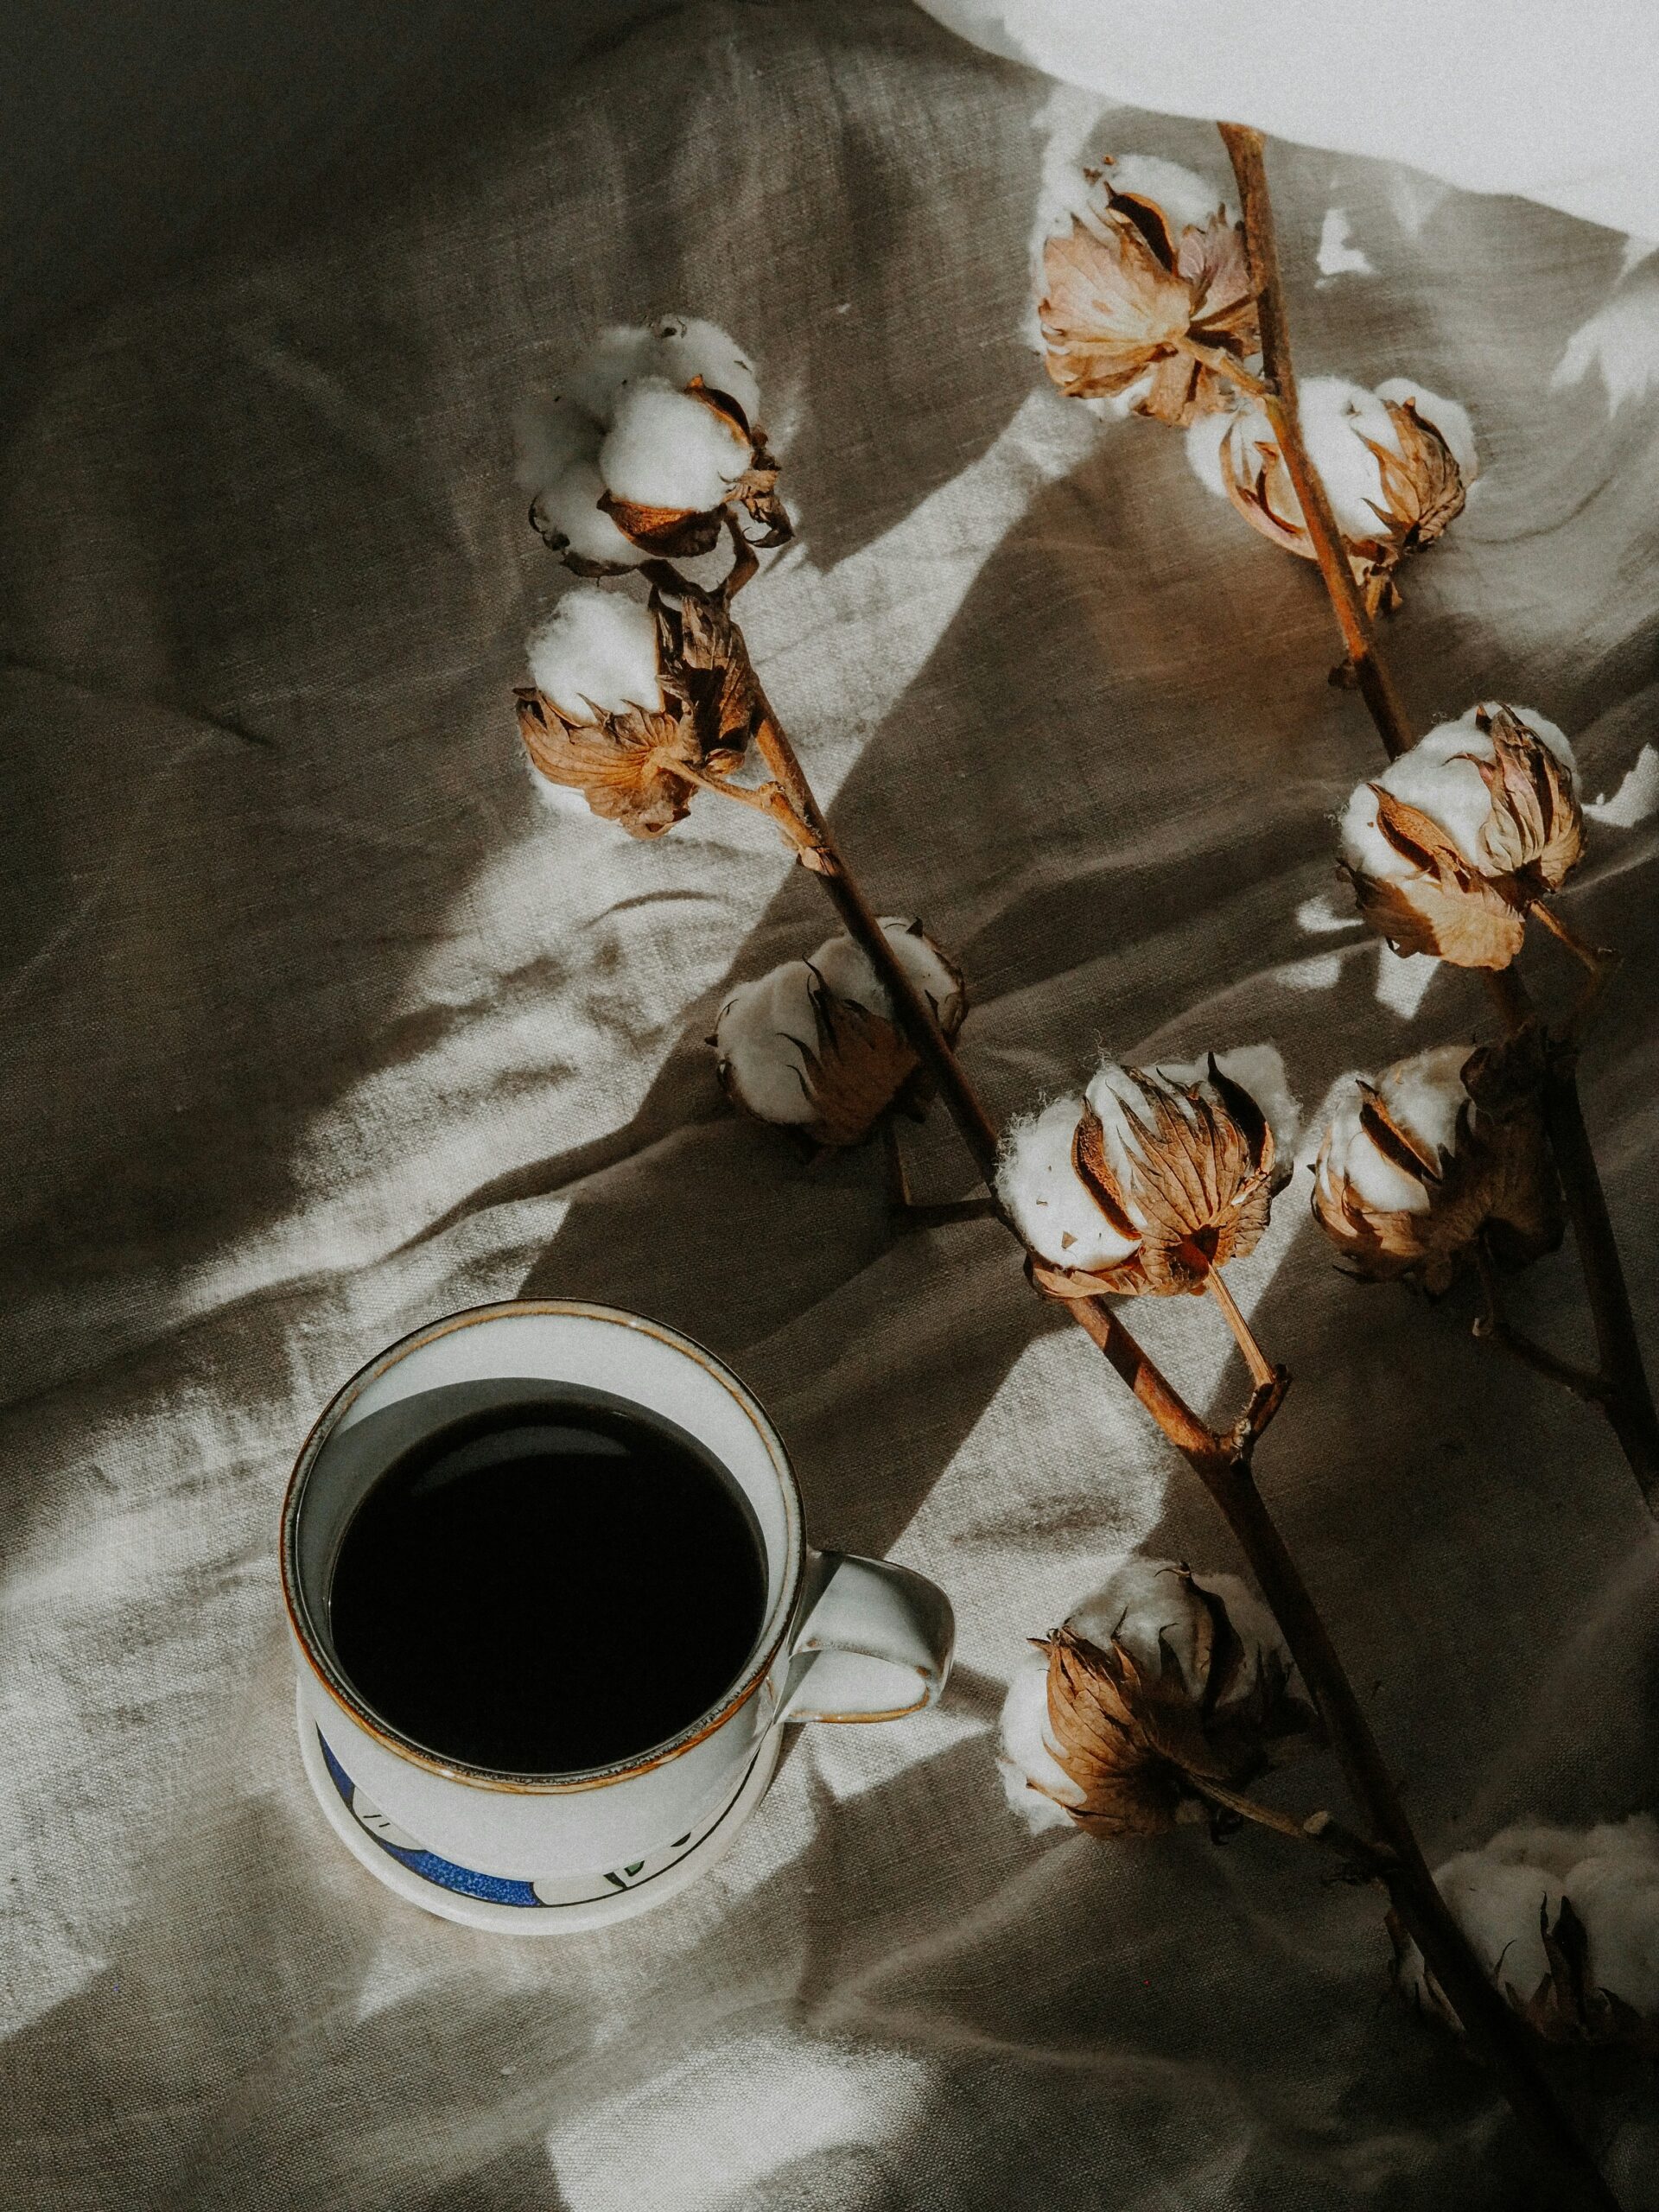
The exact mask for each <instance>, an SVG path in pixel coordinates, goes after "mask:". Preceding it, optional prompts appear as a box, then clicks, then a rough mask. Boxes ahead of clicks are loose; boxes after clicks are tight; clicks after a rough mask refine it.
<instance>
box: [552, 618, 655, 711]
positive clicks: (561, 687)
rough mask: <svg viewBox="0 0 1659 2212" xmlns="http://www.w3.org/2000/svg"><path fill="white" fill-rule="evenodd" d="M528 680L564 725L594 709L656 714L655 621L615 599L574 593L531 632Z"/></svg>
mask: <svg viewBox="0 0 1659 2212" xmlns="http://www.w3.org/2000/svg"><path fill="white" fill-rule="evenodd" d="M530 672H531V676H533V677H534V678H535V679H536V683H537V686H538V688H539V689H540V690H542V691H543V693H544V694H545V695H546V696H547V697H548V698H550V700H551V701H552V702H553V704H554V705H555V706H556V708H557V709H559V711H560V713H561V714H564V715H569V717H570V719H571V721H582V720H585V719H586V718H587V716H588V714H589V713H590V711H591V710H592V709H594V708H597V709H599V710H600V711H601V713H603V714H620V713H621V712H623V710H624V709H626V708H628V707H644V708H645V709H648V710H649V711H651V712H652V713H657V712H659V711H660V710H661V708H662V704H663V694H662V689H661V686H660V685H659V683H658V680H657V620H656V617H655V616H654V615H653V614H652V611H651V609H650V608H649V607H645V606H644V605H642V604H641V602H640V601H639V600H637V599H629V598H628V597H627V596H626V594H624V593H622V592H607V591H601V589H600V588H599V587H598V585H597V584H585V585H581V586H578V588H576V589H575V591H569V592H567V593H566V594H565V595H564V597H563V599H562V600H561V601H559V603H558V605H557V606H556V607H555V608H554V609H553V612H552V613H550V615H549V616H548V617H547V619H546V620H545V621H543V622H541V623H539V624H537V627H536V628H535V629H534V630H533V631H532V632H531V637H530Z"/></svg>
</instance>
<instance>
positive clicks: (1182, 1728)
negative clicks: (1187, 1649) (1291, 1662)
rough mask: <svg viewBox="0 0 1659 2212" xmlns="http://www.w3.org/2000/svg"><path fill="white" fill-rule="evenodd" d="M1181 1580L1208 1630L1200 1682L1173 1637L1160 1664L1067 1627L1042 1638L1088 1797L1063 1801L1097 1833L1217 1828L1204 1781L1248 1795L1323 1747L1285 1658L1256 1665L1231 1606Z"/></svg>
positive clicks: (1061, 1740)
mask: <svg viewBox="0 0 1659 2212" xmlns="http://www.w3.org/2000/svg"><path fill="white" fill-rule="evenodd" d="M1178 1572H1179V1581H1180V1584H1181V1586H1182V1588H1183V1590H1184V1592H1185V1596H1186V1599H1187V1601H1188V1603H1189V1605H1192V1607H1193V1609H1194V1612H1195V1619H1196V1625H1197V1628H1198V1637H1197V1649H1196V1653H1195V1656H1194V1659H1193V1662H1192V1675H1191V1677H1190V1678H1189V1675H1188V1674H1187V1673H1186V1672H1185V1670H1184V1669H1183V1668H1182V1665H1181V1662H1180V1661H1179V1658H1178V1657H1177V1656H1176V1655H1175V1653H1174V1652H1173V1650H1172V1649H1171V1648H1170V1645H1169V1643H1168V1640H1167V1638H1166V1637H1164V1636H1162V1635H1160V1637H1159V1639H1158V1658H1157V1662H1156V1663H1155V1664H1154V1665H1150V1666H1147V1665H1143V1664H1142V1663H1141V1661H1140V1660H1138V1659H1137V1658H1136V1657H1135V1654H1134V1652H1133V1651H1131V1650H1130V1649H1128V1646H1127V1645H1125V1644H1124V1643H1122V1641H1121V1640H1120V1639H1119V1638H1118V1637H1113V1638H1112V1640H1111V1642H1110V1643H1109V1644H1107V1645H1104V1646H1102V1645H1100V1644H1098V1643H1091V1642H1090V1640H1089V1638H1087V1637H1083V1636H1079V1635H1078V1634H1077V1631H1076V1630H1074V1629H1071V1628H1060V1629H1057V1630H1055V1631H1054V1633H1053V1634H1052V1636H1050V1637H1040V1638H1035V1639H1033V1641H1034V1642H1035V1643H1036V1644H1037V1648H1038V1649H1039V1650H1040V1651H1043V1652H1045V1653H1046V1655H1047V1659H1048V1726H1049V1734H1050V1737H1051V1738H1052V1743H1053V1746H1054V1752H1055V1757H1056V1758H1057V1759H1058V1763H1059V1764H1060V1766H1061V1767H1062V1768H1063V1769H1064V1770H1065V1773H1066V1775H1067V1776H1068V1777H1069V1778H1070V1779H1071V1782H1073V1783H1075V1784H1076V1786H1077V1789H1079V1790H1080V1791H1081V1792H1082V1796H1081V1798H1080V1799H1078V1800H1077V1802H1071V1801H1069V1800H1067V1799H1064V1798H1059V1799H1057V1800H1056V1802H1058V1803H1060V1804H1063V1805H1064V1806H1065V1810H1066V1811H1067V1812H1068V1813H1069V1814H1070V1815H1071V1818H1072V1820H1073V1821H1076V1823H1077V1826H1078V1827H1080V1828H1086V1829H1087V1830H1088V1831H1089V1832H1090V1834H1093V1835H1098V1836H1103V1837H1117V1836H1130V1835H1161V1834H1166V1833H1167V1832H1168V1830H1170V1829H1171V1828H1173V1827H1175V1826H1176V1825H1177V1823H1178V1822H1179V1821H1183V1820H1188V1819H1192V1818H1195V1817H1200V1818H1201V1817H1204V1816H1205V1815H1208V1816H1210V1817H1211V1820H1212V1821H1215V1820H1216V1819H1217V1815H1218V1808H1217V1806H1216V1803H1215V1801H1214V1800H1213V1799H1211V1798H1206V1796H1205V1792H1204V1784H1205V1783H1213V1784H1215V1785H1217V1786H1218V1787H1219V1788H1221V1789H1228V1790H1236V1789H1243V1787H1244V1786H1245V1785H1246V1784H1247V1783H1250V1782H1252V1781H1254V1780H1255V1777H1256V1776H1257V1775H1259V1774H1261V1773H1262V1772H1263V1771H1264V1770H1266V1769H1267V1768H1268V1767H1270V1766H1274V1765H1278V1764H1282V1763H1283V1761H1284V1760H1286V1759H1287V1758H1291V1757H1294V1755H1295V1754H1296V1753H1297V1752H1299V1751H1303V1750H1306V1749H1307V1748H1308V1747H1309V1746H1310V1745H1312V1744H1313V1743H1315V1742H1317V1741H1318V1739H1319V1728H1318V1723H1317V1721H1316V1719H1315V1717H1314V1715H1313V1713H1312V1711H1311V1710H1310V1709H1309V1707H1307V1706H1306V1704H1304V1703H1303V1702H1302V1700H1300V1698H1298V1697H1297V1696H1295V1695H1294V1693H1293V1692H1292V1690H1291V1688H1290V1675H1289V1670H1288V1669H1287V1666H1286V1664H1285V1662H1284V1659H1283V1657H1282V1656H1281V1655H1280V1654H1279V1653H1278V1652H1276V1651H1274V1650H1272V1649H1268V1648H1265V1647H1264V1648H1262V1649H1259V1650H1258V1652H1257V1655H1256V1658H1255V1665H1254V1667H1253V1668H1252V1667H1249V1665H1248V1662H1247V1660H1246V1655H1245V1647H1244V1643H1243V1638H1242V1637H1240V1636H1239V1633H1238V1631H1237V1630H1236V1628H1235V1627H1234V1626H1233V1623H1232V1618H1231V1617H1230V1614H1229V1612H1228V1611H1227V1608H1226V1605H1224V1603H1223V1601H1222V1599H1220V1598H1218V1597H1217V1595H1216V1593H1215V1592H1213V1591H1210V1590H1206V1589H1205V1588H1204V1587H1203V1586H1202V1585H1201V1584H1199V1583H1198V1582H1195V1581H1194V1580H1193V1579H1192V1575H1191V1574H1190V1573H1188V1572H1187V1570H1186V1569H1185V1567H1182V1568H1180V1569H1179V1571H1178ZM1222 1818H1223V1819H1224V1815H1223V1816H1222Z"/></svg>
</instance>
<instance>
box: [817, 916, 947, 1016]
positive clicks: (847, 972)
mask: <svg viewBox="0 0 1659 2212" xmlns="http://www.w3.org/2000/svg"><path fill="white" fill-rule="evenodd" d="M881 931H882V935H883V936H884V937H885V938H887V942H888V944H891V945H892V947H893V951H894V952H895V953H896V954H897V955H898V957H899V966H900V967H901V968H903V969H905V971H906V974H907V975H908V976H909V977H910V980H911V982H912V983H914V984H915V985H916V987H917V988H918V990H920V991H922V992H924V993H925V995H926V996H927V997H928V998H929V999H930V1000H931V1001H932V1005H933V1011H934V1013H935V1014H938V1015H939V1016H940V1017H941V1018H942V1019H943V1018H944V1016H945V1015H946V1014H947V1013H948V1012H949V1010H950V1007H951V1005H952V1002H953V1001H954V1000H955V999H956V997H957V988H958V986H957V979H956V977H955V976H953V975H952V974H951V972H950V969H949V967H947V966H946V964H945V962H944V957H943V956H942V955H941V954H940V953H939V952H938V950H937V949H936V948H935V947H934V945H933V944H931V942H930V941H929V939H928V938H927V937H926V936H925V934H924V933H923V932H922V931H920V930H918V929H917V928H916V927H915V926H914V925H913V924H912V922H911V921H910V920H909V918H907V917H906V916H905V915H903V914H884V915H882V917H881ZM808 957H809V959H810V961H811V963H812V965H813V966H814V967H815V968H816V969H817V971H818V973H819V975H821V976H823V980H824V982H826V983H827V984H828V985H829V988H830V989H831V990H832V991H834V992H835V994H836V997H837V998H843V999H851V1000H852V1001H854V1002H855V1004H856V1005H859V1006H861V1007H868V1009H869V1010H870V1012H871V1013H872V1014H883V1015H885V1016H887V1019H889V1020H891V1019H892V1015H893V1001H892V1000H891V999H890V998H889V996H888V995H887V986H886V985H885V984H884V983H883V982H880V980H879V979H878V977H877V976H876V972H875V970H874V968H872V967H871V965H870V963H869V961H868V958H867V957H866V956H865V954H864V953H863V952H862V951H861V950H860V949H859V947H858V946H857V945H855V944H854V943H853V940H852V939H851V938H849V937H848V936H847V935H846V934H845V932H844V931H838V932H837V933H836V936H834V937H829V938H825V939H824V941H823V944H821V945H820V946H819V947H818V949H817V951H816V952H813V953H810V954H809V955H808Z"/></svg>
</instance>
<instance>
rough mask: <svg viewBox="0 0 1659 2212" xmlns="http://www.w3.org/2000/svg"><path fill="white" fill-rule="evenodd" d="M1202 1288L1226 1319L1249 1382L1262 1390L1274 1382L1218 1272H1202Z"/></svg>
mask: <svg viewBox="0 0 1659 2212" xmlns="http://www.w3.org/2000/svg"><path fill="white" fill-rule="evenodd" d="M1204 1287H1205V1289H1206V1290H1207V1291H1208V1292H1209V1294H1210V1295H1211V1298H1213V1299H1214V1300H1215V1301H1216V1303H1217V1306H1220V1308H1221V1310H1222V1312H1223V1313H1224V1314H1225V1315H1226V1317H1227V1325H1228V1327H1229V1328H1230V1330H1231V1331H1232V1332H1233V1335H1234V1338H1235V1339H1236V1342H1237V1344H1238V1348H1239V1350H1240V1351H1242V1352H1243V1355H1244V1364H1245V1365H1246V1367H1248V1368H1249V1370H1250V1380H1251V1382H1252V1383H1255V1385H1256V1386H1257V1388H1258V1389H1266V1388H1267V1386H1268V1384H1269V1383H1271V1382H1272V1381H1273V1378H1274V1365H1273V1362H1272V1361H1271V1360H1270V1359H1269V1358H1268V1356H1267V1354H1266V1352H1264V1351H1262V1347H1261V1345H1260V1344H1257V1342H1256V1341H1255V1334H1254V1332H1252V1330H1251V1328H1250V1325H1249V1322H1248V1321H1247V1320H1246V1319H1244V1316H1243V1313H1241V1312H1240V1311H1239V1307H1238V1301H1237V1300H1236V1298H1235V1297H1234V1296H1233V1294H1232V1292H1231V1291H1230V1290H1229V1289H1228V1287H1227V1286H1226V1284H1225V1283H1224V1281H1222V1279H1221V1269H1220V1268H1207V1269H1206V1270H1205V1278H1204Z"/></svg>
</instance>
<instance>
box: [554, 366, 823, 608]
mask: <svg viewBox="0 0 1659 2212" xmlns="http://www.w3.org/2000/svg"><path fill="white" fill-rule="evenodd" d="M685 389H686V391H687V393H688V394H689V395H690V397H692V398H694V399H699V400H701V401H702V404H703V405H704V406H705V407H708V408H709V409H711V410H712V411H713V412H714V413H715V414H716V415H718V416H720V417H721V420H722V421H723V422H725V423H729V424H730V426H731V428H732V429H734V431H735V432H736V433H737V435H739V436H740V437H741V439H742V440H743V441H744V442H745V443H746V444H747V447H748V448H749V463H748V466H747V468H746V469H745V470H744V472H743V474H742V475H741V476H740V477H739V478H738V480H737V481H736V483H734V485H733V486H732V488H731V490H730V491H729V492H728V493H727V495H726V498H725V499H723V500H722V501H721V504H720V505H718V506H715V507H708V508H697V507H651V506H643V505H639V503H638V502H637V501H635V500H632V499H618V498H617V496H616V494H615V493H613V492H607V493H605V494H604V496H603V497H602V498H601V500H600V502H599V504H600V505H601V508H603V510H604V512H606V513H607V515H609V517H610V518H611V520H612V521H613V523H614V524H616V526H617V528H618V529H619V530H620V531H621V532H622V535H623V536H624V537H626V538H629V539H631V540H632V543H634V544H636V545H637V546H639V549H640V550H641V551H642V552H645V553H651V554H654V555H656V556H658V558H660V559H665V560H671V561H683V560H690V559H694V558H695V557H696V556H697V555H698V554H702V553H710V552H712V551H713V550H714V549H715V545H717V544H718V543H719V542H720V537H721V531H723V530H724V529H725V527H726V518H727V516H728V513H729V512H730V511H731V509H732V508H733V507H734V506H741V508H742V509H743V510H744V512H746V513H747V515H748V517H749V518H750V520H751V521H752V522H753V523H754V524H755V525H756V530H755V532H754V534H753V537H752V538H751V543H753V544H756V545H762V546H765V545H781V544H783V543H785V540H787V539H788V538H789V537H791V535H792V534H793V531H792V525H791V522H790V519H789V516H788V514H787V512H785V507H784V503H783V501H782V499H780V498H779V495H778V463H777V462H776V461H774V460H773V458H772V454H770V453H769V452H768V451H767V449H766V434H765V432H764V431H762V430H758V429H751V428H750V424H749V419H748V416H747V415H746V414H745V413H744V411H743V410H742V408H741V407H740V406H739V405H738V404H737V402H736V400H734V398H732V397H731V396H730V395H729V393H727V392H723V391H713V390H711V389H710V387H709V386H708V385H705V384H704V383H703V380H702V378H701V377H693V378H692V379H691V381H690V384H689V385H687V386H686V387H685ZM549 542H550V543H551V540H550V541H549ZM565 558H566V560H567V561H568V562H570V565H571V566H572V567H575V566H577V565H579V564H578V563H575V562H573V561H570V556H569V553H568V552H567V553H566V555H565ZM587 568H588V572H589V573H591V572H592V569H593V564H592V563H588V564H587Z"/></svg>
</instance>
